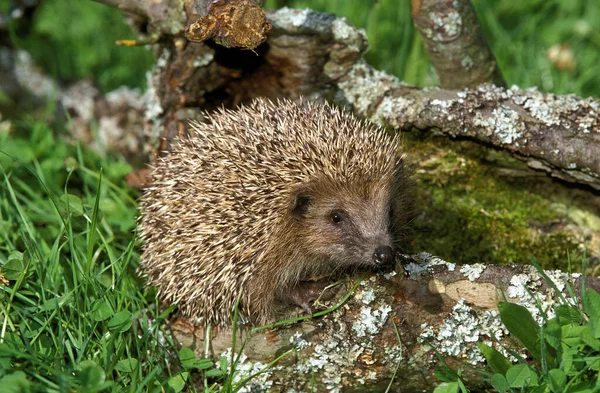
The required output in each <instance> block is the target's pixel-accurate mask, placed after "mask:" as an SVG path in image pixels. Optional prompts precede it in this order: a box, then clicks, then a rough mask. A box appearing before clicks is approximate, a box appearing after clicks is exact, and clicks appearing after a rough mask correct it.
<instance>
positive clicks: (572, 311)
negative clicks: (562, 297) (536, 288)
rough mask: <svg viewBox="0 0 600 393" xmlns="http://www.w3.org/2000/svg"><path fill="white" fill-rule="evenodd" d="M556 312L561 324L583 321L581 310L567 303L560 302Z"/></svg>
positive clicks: (555, 309)
mask: <svg viewBox="0 0 600 393" xmlns="http://www.w3.org/2000/svg"><path fill="white" fill-rule="evenodd" d="M554 312H555V313H556V316H557V318H558V322H559V324H561V325H567V324H570V323H574V324H580V323H581V322H583V318H582V315H581V312H579V310H578V309H577V308H575V307H573V306H569V305H567V304H560V305H558V306H556V307H555V308H554Z"/></svg>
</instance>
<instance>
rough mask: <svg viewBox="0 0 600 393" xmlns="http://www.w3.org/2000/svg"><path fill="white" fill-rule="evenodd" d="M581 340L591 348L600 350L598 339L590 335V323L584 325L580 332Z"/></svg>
mask: <svg viewBox="0 0 600 393" xmlns="http://www.w3.org/2000/svg"><path fill="white" fill-rule="evenodd" d="M581 341H583V342H584V343H586V344H587V345H589V346H590V347H591V348H592V349H593V350H595V351H600V340H599V339H597V338H594V337H593V336H592V332H591V328H590V325H585V326H584V329H583V331H582V332H581Z"/></svg>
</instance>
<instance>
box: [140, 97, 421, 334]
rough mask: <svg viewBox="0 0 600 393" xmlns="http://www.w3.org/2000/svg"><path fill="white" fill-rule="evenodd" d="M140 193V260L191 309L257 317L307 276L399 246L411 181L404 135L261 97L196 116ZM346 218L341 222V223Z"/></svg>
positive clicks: (322, 108) (368, 262)
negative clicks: (399, 137)
mask: <svg viewBox="0 0 600 393" xmlns="http://www.w3.org/2000/svg"><path fill="white" fill-rule="evenodd" d="M153 179H154V186H153V187H151V188H149V189H147V190H146V192H145V194H144V196H143V199H142V202H141V219H140V233H141V238H142V240H143V241H144V248H143V253H142V257H141V268H142V271H143V272H144V273H145V275H146V276H147V278H148V284H149V285H157V286H158V289H159V295H160V296H161V297H162V298H163V299H165V300H167V301H170V302H175V303H178V304H179V306H180V309H181V310H182V312H183V313H184V314H186V315H188V316H196V317H199V318H200V319H201V320H202V321H203V322H212V323H216V324H227V323H229V322H231V318H232V315H233V309H234V306H235V303H236V300H237V298H238V295H239V293H240V291H241V302H240V314H241V316H242V318H243V319H244V320H247V321H250V322H254V323H258V322H266V321H268V320H270V319H272V318H273V310H274V306H275V305H276V304H277V303H278V301H279V300H280V299H281V298H283V297H285V296H284V295H285V294H286V293H287V292H289V291H292V290H293V289H294V288H295V287H296V286H297V285H298V284H299V282H301V281H303V280H306V279H307V278H309V277H313V276H320V275H330V274H333V273H335V272H338V271H344V270H346V269H347V268H353V267H359V266H366V267H368V266H373V265H375V263H374V262H373V258H372V256H373V252H374V249H375V248H376V247H378V246H381V245H389V246H392V247H393V248H394V249H395V250H398V249H399V248H400V247H401V245H402V242H403V240H404V238H405V235H406V233H407V224H408V221H409V215H410V213H411V206H412V192H411V189H412V187H411V182H410V180H409V171H408V170H407V169H406V165H405V162H404V158H403V155H402V153H401V150H400V147H399V143H398V140H397V138H395V137H390V136H388V135H385V133H384V131H383V130H381V129H379V128H377V127H375V126H373V125H371V124H368V123H366V122H361V121H358V120H356V119H355V118H354V117H352V116H351V115H350V114H348V113H344V112H340V111H339V110H337V109H335V108H333V107H331V106H329V105H318V104H307V103H304V104H295V103H293V102H291V101H279V102H278V103H275V104H274V103H271V102H269V101H264V100H257V101H255V102H254V103H253V104H251V105H250V106H248V107H243V108H240V109H239V110H237V111H220V112H218V113H216V114H213V115H212V116H211V117H210V119H209V122H208V123H207V124H199V123H192V130H191V132H190V136H189V137H188V138H185V139H182V140H181V141H180V142H179V144H177V145H176V146H174V148H173V152H172V153H171V154H170V155H169V156H167V157H165V158H163V159H160V160H159V161H158V162H157V163H156V166H155V167H154V169H153ZM334 215H336V217H335V218H336V219H337V218H340V217H341V222H339V223H335V222H334Z"/></svg>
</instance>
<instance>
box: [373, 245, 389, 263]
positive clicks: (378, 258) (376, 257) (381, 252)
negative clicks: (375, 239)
mask: <svg viewBox="0 0 600 393" xmlns="http://www.w3.org/2000/svg"><path fill="white" fill-rule="evenodd" d="M393 259H394V250H392V247H390V246H379V247H377V248H376V249H375V252H374V253H373V262H375V263H376V264H377V265H384V264H388V263H391V262H392V260H393Z"/></svg>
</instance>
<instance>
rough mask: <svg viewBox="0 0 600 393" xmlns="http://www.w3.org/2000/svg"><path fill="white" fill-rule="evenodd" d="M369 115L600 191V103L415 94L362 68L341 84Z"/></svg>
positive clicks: (494, 92) (506, 94) (483, 92)
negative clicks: (509, 156)
mask: <svg viewBox="0 0 600 393" xmlns="http://www.w3.org/2000/svg"><path fill="white" fill-rule="evenodd" d="M339 86H340V87H341V89H342V91H343V94H344V96H345V97H346V98H347V99H348V100H349V101H350V102H351V103H353V104H355V105H354V110H355V111H356V112H357V113H358V114H359V115H361V116H364V117H369V118H371V119H372V120H374V121H376V122H378V123H380V124H382V125H385V126H391V127H394V128H399V129H409V128H413V127H414V128H417V129H420V130H424V131H427V130H437V131H439V132H442V133H444V134H447V135H449V136H452V137H467V138H472V139H475V140H477V141H480V142H483V143H486V144H489V145H492V146H495V147H498V148H502V149H507V150H509V151H511V152H514V153H518V154H519V155H520V156H521V157H523V158H524V159H525V160H526V161H527V163H528V165H529V166H530V167H532V168H535V169H541V170H545V171H547V172H549V173H550V174H552V175H553V176H556V177H559V178H561V179H563V180H567V181H571V182H577V183H581V184H587V185H588V186H591V187H593V188H595V189H597V190H600V120H599V119H600V102H599V101H598V100H595V99H592V98H587V99H582V98H579V97H576V96H573V95H567V96H557V95H554V94H544V93H540V92H539V91H538V90H537V89H535V88H532V89H526V90H520V89H518V88H516V87H513V88H510V89H505V88H501V87H495V86H493V85H481V86H479V87H477V88H474V89H465V90H444V89H437V88H426V89H415V88H413V87H410V86H405V85H402V84H400V83H398V82H397V81H395V80H390V78H389V76H387V75H382V74H381V73H379V72H377V71H376V70H373V69H372V68H371V67H370V66H369V65H368V64H366V63H365V62H364V61H361V62H359V63H356V64H355V65H354V67H353V69H352V70H351V72H350V73H349V74H347V75H346V76H345V77H344V78H342V79H341V80H340V84H339Z"/></svg>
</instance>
